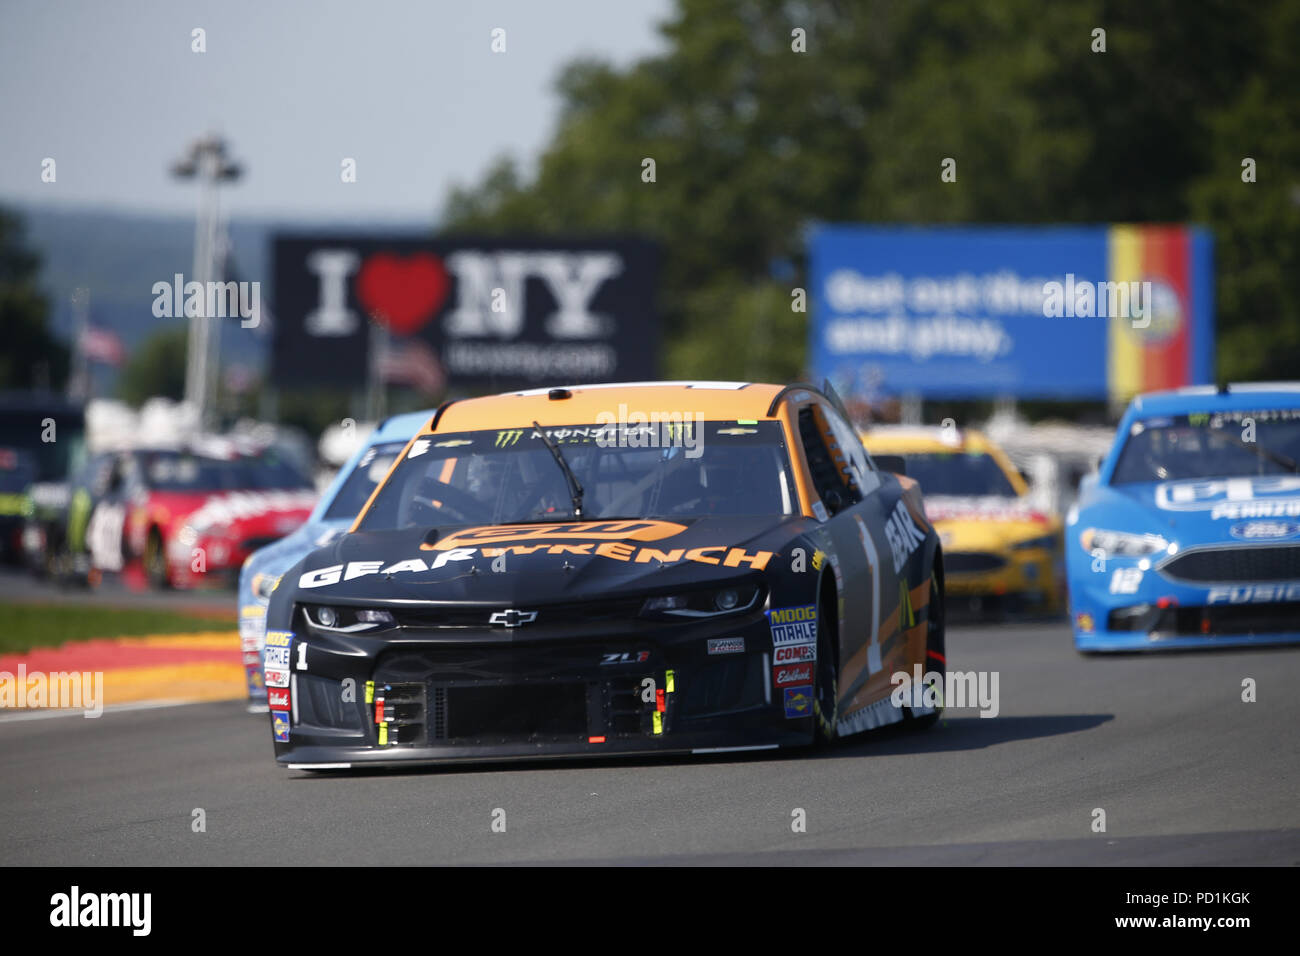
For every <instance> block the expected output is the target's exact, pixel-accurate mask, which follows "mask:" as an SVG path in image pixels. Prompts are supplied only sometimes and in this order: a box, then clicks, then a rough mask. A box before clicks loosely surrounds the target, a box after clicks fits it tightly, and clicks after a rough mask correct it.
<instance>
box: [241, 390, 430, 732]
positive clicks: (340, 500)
mask: <svg viewBox="0 0 1300 956" xmlns="http://www.w3.org/2000/svg"><path fill="white" fill-rule="evenodd" d="M432 415H433V410H432V409H430V410H429V411H424V412H411V413H409V414H406V415H394V416H393V417H392V418H389V419H386V420H385V421H383V422H382V423H380V425H379V427H378V428H376V429H375V430H374V432H372V433H371V435H370V438H369V439H368V440H367V441H366V443H365V444H364V445H363V446H362V447H361V448H359V449H358V450H357V451H356V453H355V454H354V455H353V456H352V458H351V459H350V460H349V461H348V463H347V464H345V465H344V466H343V467H342V468H341V469H339V473H338V475H337V476H336V477H335V478H334V481H333V482H332V483H331V484H330V486H329V488H327V489H326V491H325V493H324V494H323V495H321V498H320V501H319V502H318V503H317V505H316V508H315V510H314V511H312V513H311V515H310V516H308V518H307V521H306V522H305V523H304V524H303V525H302V526H301V527H300V528H299V529H298V530H297V531H295V532H294V533H293V534H291V535H289V536H288V537H285V538H281V539H280V540H279V541H276V542H275V543H274V544H269V545H267V546H266V547H264V548H262V549H260V550H258V551H255V552H253V553H252V554H251V555H249V556H248V559H247V560H246V561H245V562H244V566H243V567H242V568H241V569H240V572H239V592H238V593H239V643H240V647H241V650H242V652H243V659H244V676H245V680H246V681H247V686H248V699H249V701H250V709H251V710H253V711H255V712H262V713H265V711H266V709H267V690H266V683H265V681H264V679H263V674H262V654H263V651H264V641H265V638H266V605H267V602H268V601H269V600H270V597H271V591H272V590H274V589H275V586H276V584H277V583H279V580H280V575H282V574H283V573H284V572H285V571H286V570H288V569H289V568H291V567H293V566H294V565H295V564H297V563H298V562H299V561H300V560H301V559H302V558H303V556H305V555H307V554H309V553H310V552H312V551H314V550H315V549H316V548H319V547H322V546H324V545H325V544H328V543H329V542H330V541H331V540H332V539H333V538H335V537H336V536H337V535H340V534H342V533H344V532H345V531H347V529H348V528H349V527H350V526H351V524H352V522H353V520H354V519H355V518H356V516H357V513H358V512H359V511H360V510H361V508H362V506H363V505H365V503H366V501H368V500H369V498H370V493H371V492H372V491H374V490H375V486H376V485H377V484H379V482H380V481H382V480H383V478H384V476H385V475H387V474H388V469H389V468H390V467H392V464H393V462H394V461H396V460H397V456H398V455H399V454H401V451H402V449H403V448H405V447H406V444H407V442H409V441H410V440H411V436H413V435H414V434H415V433H416V432H417V431H419V430H420V428H421V426H423V425H424V424H425V423H426V422H427V421H428V420H429V419H430V417H432Z"/></svg>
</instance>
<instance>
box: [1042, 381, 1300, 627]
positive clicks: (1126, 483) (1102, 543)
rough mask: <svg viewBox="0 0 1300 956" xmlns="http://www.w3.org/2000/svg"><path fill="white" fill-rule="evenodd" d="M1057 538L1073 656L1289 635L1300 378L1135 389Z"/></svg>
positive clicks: (1297, 567) (1298, 623)
mask: <svg viewBox="0 0 1300 956" xmlns="http://www.w3.org/2000/svg"><path fill="white" fill-rule="evenodd" d="M1065 539H1066V541H1065V545H1066V546H1065V552H1066V573H1067V579H1068V582H1069V588H1070V615H1071V619H1072V621H1073V624H1074V646H1075V647H1076V648H1077V649H1078V650H1080V651H1084V652H1089V651H1144V650H1157V649H1166V648H1198V647H1225V646H1226V647H1239V646H1251V645H1265V644H1288V643H1300V383H1296V384H1293V383H1287V384H1263V383H1260V384H1247V385H1225V386H1222V387H1220V388H1218V389H1216V388H1214V387H1208V386H1207V387H1201V388H1184V389H1179V390H1176V391H1169V392H1155V393H1152V394H1148V395H1140V396H1138V397H1137V398H1135V399H1134V400H1133V402H1132V404H1131V405H1130V406H1129V407H1128V410H1127V411H1126V412H1125V413H1124V417H1123V419H1122V420H1121V421H1120V424H1119V431H1118V433H1117V435H1116V437H1115V444H1114V445H1113V446H1112V447H1111V449H1110V451H1109V452H1108V453H1107V455H1106V456H1105V457H1104V458H1103V459H1102V461H1101V466H1100V468H1099V470H1098V472H1097V474H1095V475H1090V476H1089V477H1087V478H1085V479H1084V480H1083V481H1082V482H1081V483H1080V486H1079V500H1078V502H1077V504H1076V505H1075V507H1074V508H1072V509H1071V510H1070V513H1069V515H1068V516H1067V518H1066V531H1065Z"/></svg>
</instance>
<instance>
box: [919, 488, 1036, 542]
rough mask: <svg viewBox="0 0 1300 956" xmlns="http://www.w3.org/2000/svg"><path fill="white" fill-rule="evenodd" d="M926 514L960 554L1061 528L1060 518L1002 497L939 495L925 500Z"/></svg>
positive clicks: (944, 540)
mask: <svg viewBox="0 0 1300 956" xmlns="http://www.w3.org/2000/svg"><path fill="white" fill-rule="evenodd" d="M925 514H926V517H927V518H929V519H930V521H931V522H932V523H933V524H934V527H935V530H936V531H937V532H939V536H940V539H941V540H942V541H943V545H944V547H945V548H948V549H951V550H957V551H975V550H980V551H983V550H998V549H1000V548H1003V547H1009V546H1010V545H1012V544H1015V543H1016V542H1018V541H1025V540H1029V539H1032V538H1041V537H1043V536H1045V535H1049V534H1052V533H1054V532H1055V531H1056V530H1057V529H1058V528H1059V527H1060V519H1059V518H1058V517H1057V516H1056V515H1052V514H1048V513H1047V512H1044V511H1042V510H1040V509H1037V508H1035V507H1034V506H1033V505H1032V504H1031V503H1030V502H1028V501H1025V500H1024V499H1022V498H1013V497H1006V496H1001V495H980V496H973V497H952V496H939V495H936V496H933V497H928V498H926V499H925Z"/></svg>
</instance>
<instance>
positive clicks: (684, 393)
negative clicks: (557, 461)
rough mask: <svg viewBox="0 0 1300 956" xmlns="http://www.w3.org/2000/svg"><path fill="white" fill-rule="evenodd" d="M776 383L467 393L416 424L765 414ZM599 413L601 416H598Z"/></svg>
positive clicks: (445, 428) (474, 425)
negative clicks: (473, 395) (636, 415)
mask: <svg viewBox="0 0 1300 956" xmlns="http://www.w3.org/2000/svg"><path fill="white" fill-rule="evenodd" d="M781 389H782V386H780V385H760V384H754V383H750V382H625V383H615V384H601V385H570V386H566V387H563V388H544V389H533V390H530V391H524V392H507V393H505V394H503V395H491V396H486V397H484V398H467V399H462V400H461V401H457V402H452V403H451V404H449V405H446V406H444V408H443V411H442V413H441V415H436V416H434V418H433V419H432V420H431V421H430V422H429V424H428V425H426V426H425V428H424V429H422V433H423V434H429V433H431V432H432V431H433V430H434V424H435V423H436V430H437V431H438V432H440V433H445V432H460V431H474V430H477V429H493V428H522V427H524V426H527V425H531V424H532V423H533V422H534V421H536V422H540V423H541V424H543V425H575V424H580V423H588V422H589V423H592V424H596V423H598V422H602V421H607V420H611V419H609V418H608V416H614V418H613V419H612V420H618V418H619V415H620V406H623V407H624V408H623V411H624V413H625V414H631V413H641V414H645V415H648V416H649V415H654V414H655V413H658V414H660V415H666V416H673V415H680V416H682V417H686V416H690V417H692V418H693V417H694V416H695V415H697V414H698V415H701V416H703V418H704V420H705V421H731V420H734V419H753V420H756V421H757V420H760V419H770V418H772V416H769V415H768V414H767V409H768V406H769V405H771V403H772V399H773V398H774V397H775V396H776V395H777V393H778V392H780V391H781ZM602 415H603V416H606V417H604V418H602Z"/></svg>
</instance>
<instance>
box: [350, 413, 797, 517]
mask: <svg viewBox="0 0 1300 956" xmlns="http://www.w3.org/2000/svg"><path fill="white" fill-rule="evenodd" d="M544 431H545V434H546V435H547V437H549V438H550V439H551V440H552V441H554V442H555V444H556V446H557V447H559V448H561V449H562V450H563V453H564V459H565V461H566V462H568V464H569V467H570V468H572V470H573V473H574V476H575V477H576V478H577V479H578V481H579V482H580V483H581V485H582V487H583V489H584V495H583V513H582V517H583V518H584V519H589V518H671V517H700V516H705V515H788V514H793V513H794V512H795V510H796V509H795V491H794V482H793V479H792V478H791V475H790V470H789V464H788V463H789V457H788V454H787V452H786V447H785V442H784V438H783V434H782V431H781V426H780V425H779V424H778V423H776V422H743V423H737V422H688V423H685V424H683V423H675V424H668V423H665V424H657V425H656V424H651V425H646V426H641V427H637V426H627V427H624V426H614V425H610V426H599V425H564V426H545V428H544ZM572 515H573V503H572V496H571V491H570V488H569V485H568V483H567V482H566V480H565V475H564V473H563V471H562V470H561V469H559V468H557V467H556V466H555V459H554V458H553V457H552V455H551V452H550V450H549V449H548V448H547V446H546V443H545V442H544V441H543V440H542V433H541V432H539V431H538V430H537V429H535V428H532V427H526V428H517V429H509V430H505V431H495V430H494V431H476V432H460V433H455V434H445V435H433V436H428V437H423V438H419V439H417V440H416V441H415V442H414V443H413V444H412V446H411V450H410V452H409V453H408V454H407V456H406V457H405V458H403V459H402V460H401V461H400V462H398V464H397V467H396V468H395V469H394V470H393V473H392V475H391V476H390V477H389V479H388V481H387V482H386V483H385V484H384V485H383V486H382V487H381V488H380V490H379V493H378V495H377V496H376V497H375V500H374V503H373V504H372V505H371V507H370V508H369V509H368V510H367V511H366V513H365V515H364V517H363V518H362V519H361V523H360V525H359V529H360V530H362V531H379V530H386V529H392V528H407V527H412V526H419V527H432V526H436V525H442V524H485V525H486V524H511V523H518V522H529V521H554V520H563V519H567V518H571V517H572Z"/></svg>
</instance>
